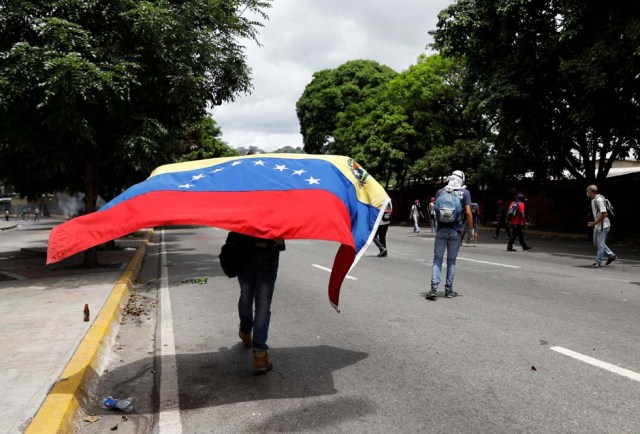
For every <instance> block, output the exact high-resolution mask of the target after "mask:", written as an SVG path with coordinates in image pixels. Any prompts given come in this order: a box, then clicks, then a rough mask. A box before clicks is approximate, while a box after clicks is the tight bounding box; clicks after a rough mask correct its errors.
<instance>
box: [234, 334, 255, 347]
mask: <svg viewBox="0 0 640 434" xmlns="http://www.w3.org/2000/svg"><path fill="white" fill-rule="evenodd" d="M238 336H240V340H241V341H242V345H244V347H245V348H251V346H252V345H253V336H252V335H250V334H246V333H243V331H242V330H238Z"/></svg>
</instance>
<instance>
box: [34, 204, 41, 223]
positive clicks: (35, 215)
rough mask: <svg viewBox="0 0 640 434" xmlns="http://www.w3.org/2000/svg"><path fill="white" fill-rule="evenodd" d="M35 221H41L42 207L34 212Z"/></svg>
mask: <svg viewBox="0 0 640 434" xmlns="http://www.w3.org/2000/svg"><path fill="white" fill-rule="evenodd" d="M33 219H34V221H36V222H39V221H40V207H38V206H37V207H36V208H35V209H34V210H33Z"/></svg>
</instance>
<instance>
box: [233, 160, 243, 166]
mask: <svg viewBox="0 0 640 434" xmlns="http://www.w3.org/2000/svg"><path fill="white" fill-rule="evenodd" d="M238 164H242V161H234V162H233V163H231V165H232V166H237V165H238Z"/></svg>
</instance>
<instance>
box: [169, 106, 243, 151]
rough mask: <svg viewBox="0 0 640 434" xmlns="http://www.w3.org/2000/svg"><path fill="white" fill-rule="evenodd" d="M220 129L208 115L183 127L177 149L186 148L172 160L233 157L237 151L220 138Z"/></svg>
mask: <svg viewBox="0 0 640 434" xmlns="http://www.w3.org/2000/svg"><path fill="white" fill-rule="evenodd" d="M221 137H222V130H221V129H220V127H218V124H217V123H216V121H215V120H213V118H211V117H210V116H205V117H203V118H202V119H201V120H200V121H198V122H196V123H194V124H192V125H191V126H189V127H187V128H185V129H184V131H183V134H182V136H181V137H179V138H178V140H177V141H178V146H177V148H178V149H183V150H186V151H187V152H186V153H183V154H181V155H179V156H176V158H174V161H176V162H179V161H193V160H204V159H208V158H217V157H233V156H235V155H238V152H237V151H235V150H234V149H232V148H231V147H230V146H229V145H228V144H226V143H225V142H224V141H222V139H221Z"/></svg>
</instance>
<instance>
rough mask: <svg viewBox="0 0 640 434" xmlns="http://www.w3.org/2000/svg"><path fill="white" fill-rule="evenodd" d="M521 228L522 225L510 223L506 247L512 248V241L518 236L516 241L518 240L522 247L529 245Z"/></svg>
mask: <svg viewBox="0 0 640 434" xmlns="http://www.w3.org/2000/svg"><path fill="white" fill-rule="evenodd" d="M523 229H524V226H523V225H511V236H510V237H509V245H508V246H507V248H508V249H513V243H514V242H515V241H516V238H518V241H520V245H521V246H522V248H523V249H526V248H528V247H529V246H527V243H526V241H525V240H524V232H523Z"/></svg>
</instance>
